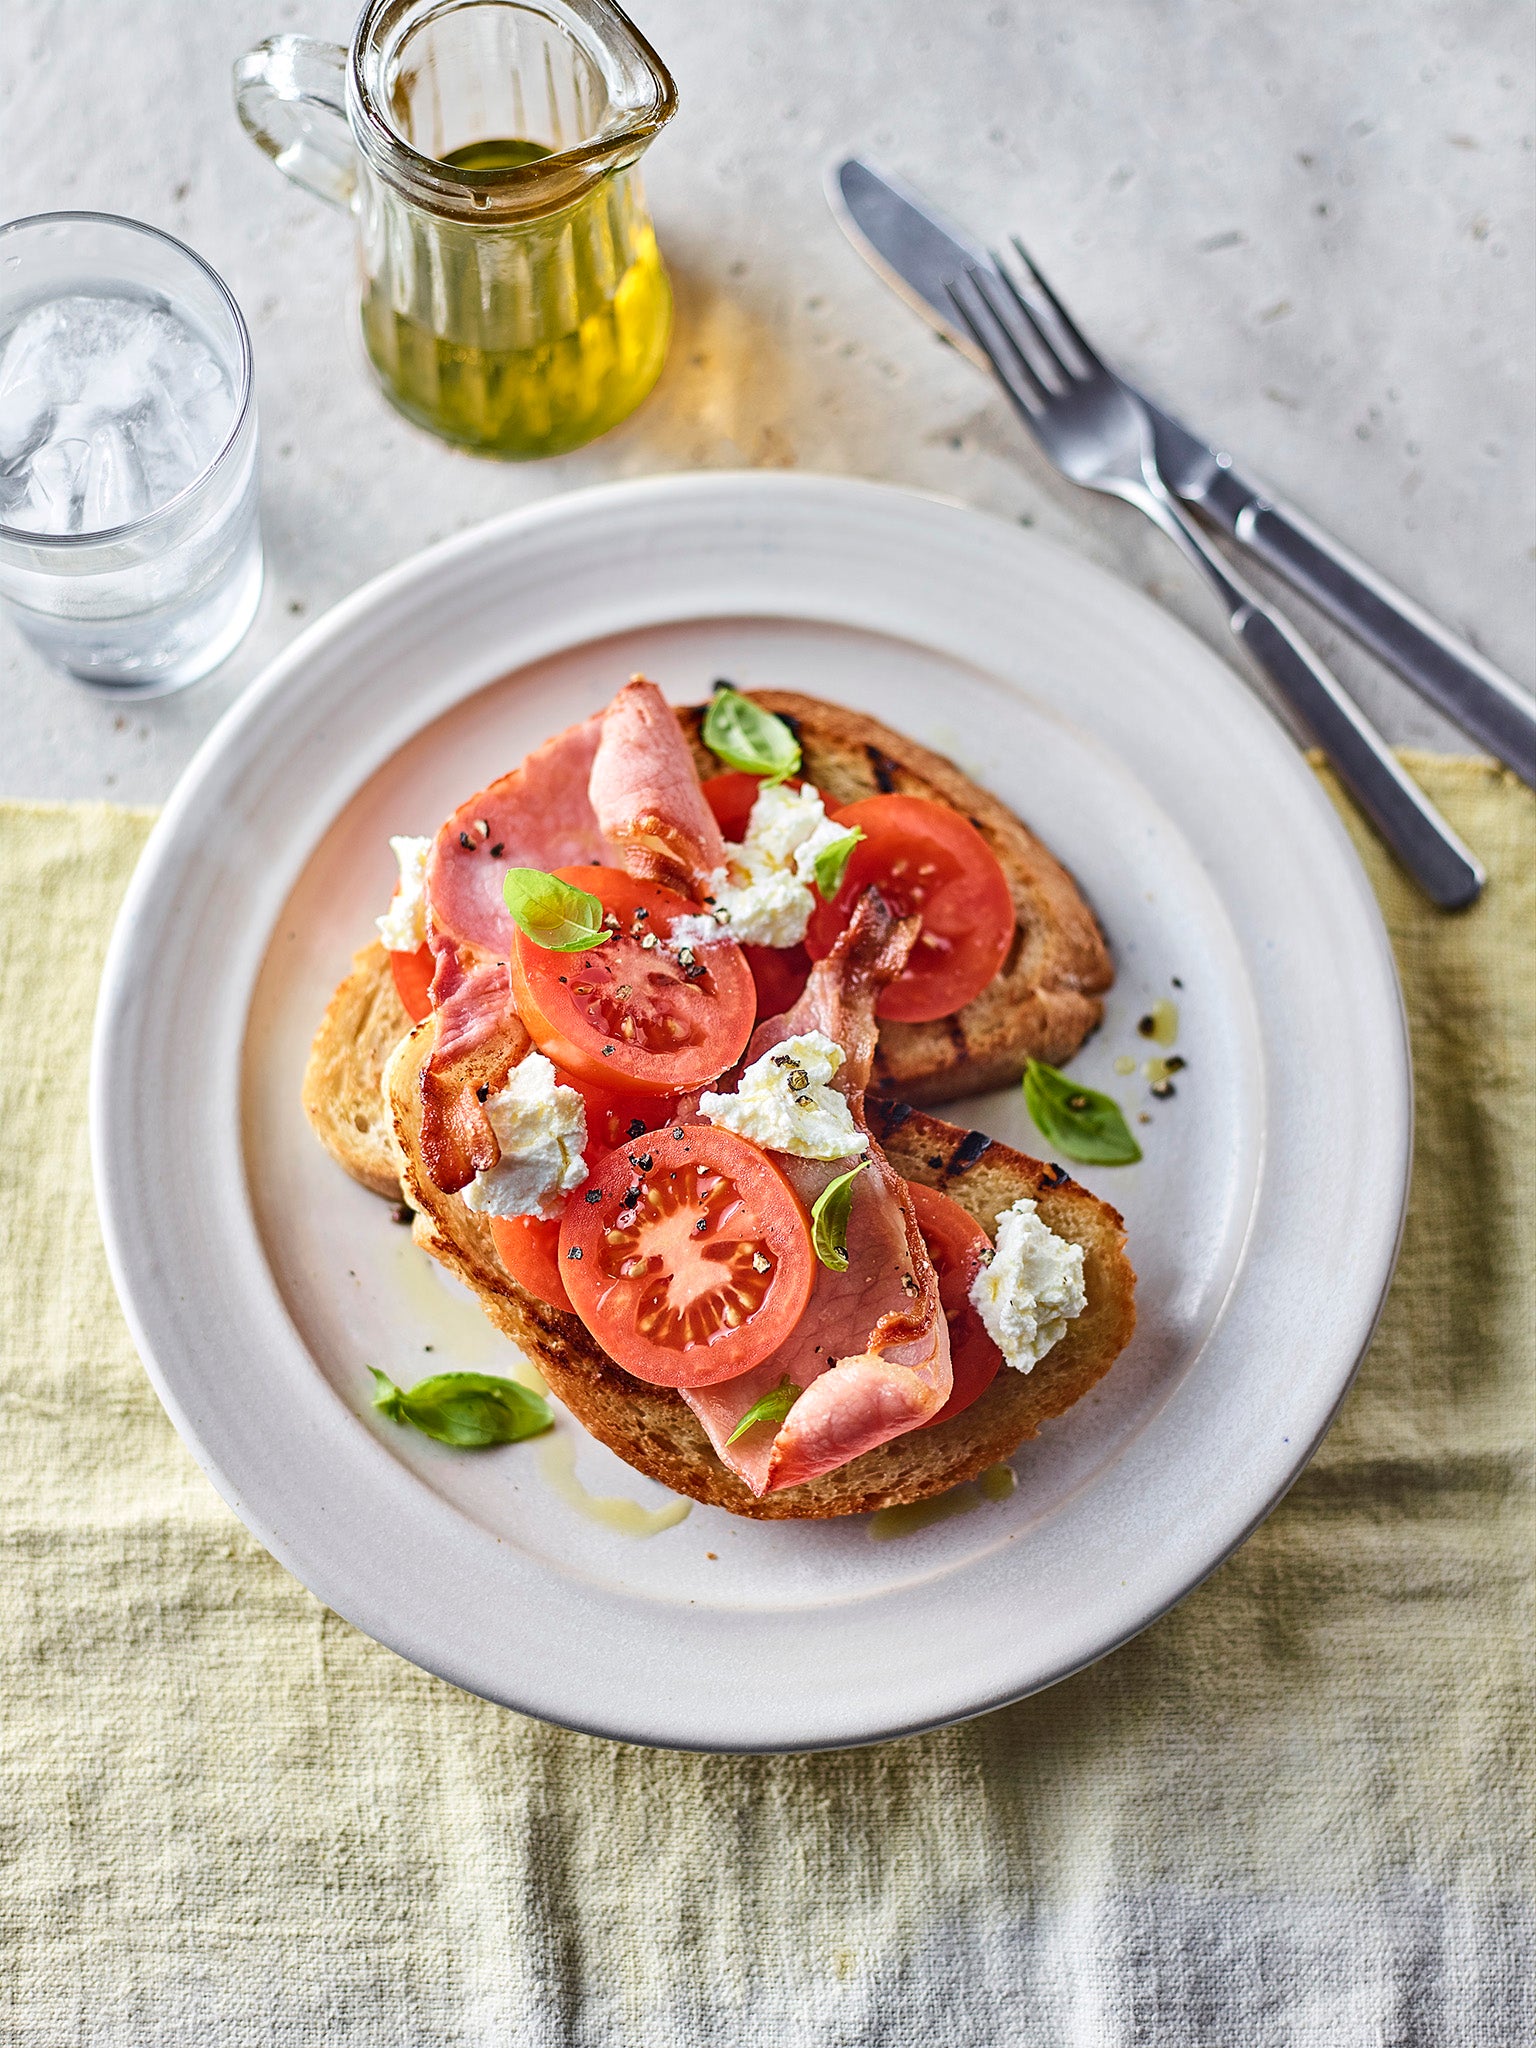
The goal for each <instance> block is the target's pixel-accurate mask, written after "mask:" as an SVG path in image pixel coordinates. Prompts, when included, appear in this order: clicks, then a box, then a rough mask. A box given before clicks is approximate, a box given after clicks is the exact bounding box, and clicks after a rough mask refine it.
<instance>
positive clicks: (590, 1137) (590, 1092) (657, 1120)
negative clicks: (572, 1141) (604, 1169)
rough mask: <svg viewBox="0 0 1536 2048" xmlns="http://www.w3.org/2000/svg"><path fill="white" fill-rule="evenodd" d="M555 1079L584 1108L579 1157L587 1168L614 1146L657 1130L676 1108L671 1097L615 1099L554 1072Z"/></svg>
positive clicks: (607, 1091)
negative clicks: (584, 1132)
mask: <svg viewBox="0 0 1536 2048" xmlns="http://www.w3.org/2000/svg"><path fill="white" fill-rule="evenodd" d="M555 1079H556V1080H557V1081H558V1082H559V1083H560V1085H561V1086H562V1087H564V1088H574V1089H575V1090H576V1092H577V1094H578V1095H579V1096H580V1097H581V1099H582V1101H583V1102H584V1103H585V1104H586V1106H587V1142H586V1144H585V1145H583V1146H582V1148H581V1156H582V1158H583V1159H585V1160H586V1162H587V1164H588V1166H592V1165H595V1164H596V1162H597V1161H598V1160H599V1159H601V1158H602V1156H603V1154H604V1153H605V1152H611V1151H612V1150H613V1148H614V1146H615V1145H622V1144H624V1143H625V1142H626V1141H627V1140H628V1139H630V1138H640V1137H643V1136H644V1135H645V1133H646V1132H647V1131H654V1130H657V1129H659V1128H660V1127H661V1126H662V1125H663V1124H665V1123H666V1121H667V1119H668V1118H669V1117H670V1116H671V1114H672V1112H673V1110H674V1109H675V1108H676V1107H677V1098H676V1096H675V1095H618V1094H615V1093H614V1091H613V1090H612V1089H609V1088H594V1087H593V1085H592V1083H591V1082H590V1081H582V1080H578V1079H577V1077H576V1076H575V1075H574V1074H562V1073H561V1072H560V1071H559V1070H558V1069H556V1072H555Z"/></svg>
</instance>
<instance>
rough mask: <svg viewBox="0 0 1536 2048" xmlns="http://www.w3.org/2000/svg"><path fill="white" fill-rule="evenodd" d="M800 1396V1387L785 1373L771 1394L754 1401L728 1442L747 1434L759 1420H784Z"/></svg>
mask: <svg viewBox="0 0 1536 2048" xmlns="http://www.w3.org/2000/svg"><path fill="white" fill-rule="evenodd" d="M799 1398H800V1389H799V1388H798V1387H797V1386H796V1385H795V1383H794V1381H793V1380H792V1379H791V1378H790V1376H789V1374H788V1373H785V1375H784V1377H783V1379H781V1380H780V1381H779V1384H778V1385H777V1386H776V1387H775V1388H774V1390H773V1392H772V1393H771V1394H764V1396H763V1398H762V1399H761V1401H754V1402H753V1403H752V1406H751V1407H750V1408H749V1409H748V1410H747V1412H746V1414H745V1415H743V1417H742V1418H741V1420H740V1422H738V1423H737V1425H736V1427H735V1428H734V1429H733V1430H732V1431H731V1433H730V1435H729V1436H728V1437H727V1438H726V1442H727V1443H728V1444H733V1443H735V1441H736V1439H737V1437H739V1436H745V1435H746V1433H747V1431H748V1430H749V1429H752V1428H754V1427H755V1426H756V1425H757V1424H758V1423H759V1422H782V1421H783V1420H784V1418H785V1416H786V1415H787V1414H788V1413H789V1411H790V1409H791V1408H793V1407H794V1405H795V1403H796V1402H797V1401H798V1400H799Z"/></svg>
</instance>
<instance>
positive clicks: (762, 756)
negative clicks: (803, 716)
mask: <svg viewBox="0 0 1536 2048" xmlns="http://www.w3.org/2000/svg"><path fill="white" fill-rule="evenodd" d="M703 738H704V744H705V746H706V747H708V749H709V751H710V752H711V753H712V754H718V755H719V757H720V759H721V760H722V761H723V762H724V763H725V765H726V766H727V767H728V768H740V769H741V770H742V771H743V772H744V773H746V774H748V775H761V776H762V777H763V779H764V781H765V782H768V783H775V782H782V781H783V780H784V778H785V777H786V776H787V775H793V774H794V772H795V770H796V769H797V768H798V767H799V766H800V742H799V741H798V740H797V739H796V738H795V736H794V734H793V733H792V732H791V731H790V729H789V727H788V726H787V725H786V724H785V723H784V721H783V719H782V718H775V717H774V715H773V713H772V712H771V711H764V709H763V708H762V706H761V705H760V704H754V703H753V702H752V699H751V698H750V697H743V695H742V694H741V692H740V690H733V689H732V688H731V686H730V684H729V683H716V685H715V694H714V695H713V697H711V698H710V700H709V709H708V710H707V711H706V712H705V714H704V734H703Z"/></svg>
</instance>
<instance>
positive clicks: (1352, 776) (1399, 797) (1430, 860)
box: [1143, 491, 1486, 910]
mask: <svg viewBox="0 0 1536 2048" xmlns="http://www.w3.org/2000/svg"><path fill="white" fill-rule="evenodd" d="M1143 509H1144V510H1145V511H1147V512H1148V513H1150V514H1151V516H1152V517H1153V518H1154V519H1155V520H1156V521H1157V523H1158V525H1159V526H1161V527H1162V528H1163V530H1164V531H1165V532H1166V533H1167V534H1168V535H1169V537H1170V538H1171V539H1173V540H1175V541H1177V543H1178V544H1179V546H1180V547H1181V548H1182V549H1183V551H1184V553H1185V554H1187V555H1188V556H1189V557H1190V558H1191V559H1192V560H1193V561H1195V562H1197V563H1198V564H1199V566H1200V567H1201V568H1202V569H1203V570H1204V571H1205V573H1206V575H1207V576H1208V577H1209V578H1210V580H1211V581H1212V582H1213V583H1214V584H1215V586H1216V588H1217V590H1218V591H1219V592H1220V593H1221V596H1222V598H1223V600H1224V601H1225V603H1226V606H1227V623H1228V625H1229V626H1230V627H1231V629H1232V632H1233V635H1234V637H1235V638H1236V639H1237V640H1239V641H1240V642H1241V643H1242V645H1243V646H1244V647H1245V648H1246V649H1247V650H1248V653H1249V654H1250V655H1251V657H1252V658H1253V660H1254V661H1256V662H1257V663H1258V665H1259V667H1260V668H1262V669H1263V671H1264V673H1265V674H1266V675H1267V676H1268V677H1269V679H1270V681H1271V682H1272V683H1273V684H1274V686H1275V688H1276V689H1277V690H1278V691H1279V692H1280V694H1281V696H1282V697H1283V698H1284V699H1285V701H1286V703H1287V704H1288V705H1289V706H1290V709H1291V711H1292V712H1293V713H1294V715H1295V717H1296V718H1297V720H1298V721H1299V723H1300V724H1301V726H1302V728H1303V730H1304V731H1305V732H1306V733H1307V735H1308V737H1309V738H1310V739H1311V740H1312V741H1313V742H1314V744H1315V745H1317V746H1319V747H1321V748H1322V750H1323V752H1324V753H1325V754H1326V755H1327V756H1328V759H1329V761H1330V762H1331V763H1332V765H1333V770H1334V773H1335V774H1336V775H1337V776H1338V778H1339V780H1340V782H1342V783H1343V784H1344V786H1345V788H1346V789H1347V790H1348V791H1349V793H1350V795H1351V796H1352V797H1353V798H1354V799H1355V801H1356V802H1357V803H1358V804H1359V806H1360V808H1361V810H1363V811H1364V812H1365V814H1366V816H1367V817H1368V818H1369V819H1370V821H1371V823H1372V824H1373V825H1374V826H1375V827H1376V830H1377V831H1378V832H1379V833H1380V834H1381V836H1382V838H1383V839H1384V840H1385V841H1386V843H1387V845H1388V846H1390V847H1391V849H1392V851H1393V852H1394V853H1395V854H1396V855H1397V857H1398V859H1399V860H1400V861H1401V862H1402V864H1403V866H1404V867H1405V868H1406V869H1407V870H1408V872H1409V874H1411V875H1412V876H1413V878H1414V880H1415V881H1416V882H1417V883H1418V885H1419V887H1420V888H1421V889H1423V891H1424V892H1425V894H1426V895H1427V896H1428V897H1429V898H1430V900H1431V901H1432V902H1434V903H1437V904H1439V906H1440V908H1441V909H1442V910H1461V909H1463V908H1464V907H1465V906H1466V905H1467V904H1469V903H1471V902H1473V901H1474V900H1475V899H1476V897H1477V896H1478V894H1479V892H1480V891H1481V889H1482V886H1483V883H1484V881H1485V880H1486V876H1485V874H1484V871H1483V868H1482V866H1481V864H1480V863H1479V862H1478V861H1477V860H1476V859H1475V857H1474V856H1473V855H1472V854H1471V853H1469V852H1468V850H1467V848H1466V847H1465V846H1464V845H1463V844H1462V842H1461V841H1460V840H1459V839H1458V838H1457V836H1456V834H1455V833H1454V832H1453V831H1452V830H1451V828H1450V826H1449V825H1448V824H1447V823H1446V822H1445V820H1444V818H1442V817H1441V815H1440V813H1439V812H1438V811H1437V810H1436V809H1435V807H1434V805H1433V804H1432V803H1431V802H1430V801H1429V799H1428V797H1426V796H1425V794H1424V792H1423V790H1421V789H1420V788H1419V786H1418V784H1417V783H1416V782H1414V781H1413V780H1412V779H1411V777H1410V776H1408V775H1407V774H1406V773H1405V772H1404V769H1403V767H1402V764H1401V763H1400V762H1399V761H1398V760H1397V758H1396V756H1395V755H1394V754H1393V753H1392V752H1391V751H1390V749H1389V748H1388V747H1387V745H1386V743H1385V742H1384V741H1383V739H1382V737H1381V735H1380V733H1378V732H1377V731H1376V729H1375V727H1374V726H1373V725H1371V724H1370V722H1369V721H1368V720H1367V719H1366V718H1365V717H1364V715H1363V714H1362V713H1361V712H1360V710H1359V709H1358V707H1357V706H1356V705H1355V703H1354V701H1353V700H1352V699H1351V698H1350V697H1348V696H1347V695H1346V694H1345V692H1344V689H1343V688H1342V686H1341V685H1340V683H1339V682H1338V680H1337V679H1336V678H1335V677H1334V675H1333V674H1332V673H1331V671H1330V670H1329V669H1327V668H1326V667H1325V666H1324V665H1323V663H1322V662H1321V661H1319V660H1318V658H1317V656H1316V655H1315V654H1314V653H1313V652H1312V650H1311V648H1310V647H1308V645H1307V644H1306V642H1305V641H1304V640H1303V639H1302V637H1301V635H1300V634H1299V633H1298V632H1297V631H1296V630H1295V628H1294V627H1293V626H1292V625H1290V623H1289V622H1288V621H1287V620H1285V619H1283V618H1282V617H1281V616H1280V615H1279V613H1277V612H1274V611H1272V610H1270V608H1269V607H1268V606H1267V605H1266V604H1265V603H1264V602H1263V600H1262V599H1261V598H1260V597H1259V595H1258V593H1257V592H1256V591H1254V590H1253V589H1251V588H1250V587H1249V586H1248V585H1247V584H1246V583H1245V582H1244V581H1243V579H1242V578H1241V577H1240V576H1237V575H1235V574H1234V573H1233V571H1232V569H1231V568H1230V566H1229V565H1228V563H1227V562H1226V560H1225V558H1224V557H1223V556H1221V555H1220V554H1218V553H1217V551H1216V549H1215V548H1214V547H1212V545H1211V544H1210V542H1209V541H1208V540H1207V539H1206V538H1205V536H1204V534H1203V533H1201V532H1200V530H1199V528H1198V527H1197V526H1195V525H1194V523H1193V522H1192V521H1191V520H1190V519H1189V517H1188V515H1187V514H1186V513H1185V512H1184V511H1183V510H1182V509H1181V508H1180V507H1179V506H1177V505H1175V504H1174V502H1173V501H1172V499H1171V498H1169V497H1167V496H1166V495H1164V494H1162V493H1159V492H1155V491H1154V492H1149V493H1148V494H1147V500H1146V502H1145V503H1144V505H1143Z"/></svg>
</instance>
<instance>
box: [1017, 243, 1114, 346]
mask: <svg viewBox="0 0 1536 2048" xmlns="http://www.w3.org/2000/svg"><path fill="white" fill-rule="evenodd" d="M1009 239H1010V240H1011V241H1012V243H1013V246H1014V248H1015V249H1016V250H1017V251H1018V255H1019V261H1020V262H1021V263H1022V264H1023V266H1024V269H1025V272H1026V274H1027V275H1028V277H1029V281H1030V283H1031V284H1032V285H1033V286H1034V287H1035V290H1036V291H1037V292H1039V294H1040V296H1041V298H1042V299H1044V301H1045V303H1046V304H1047V305H1048V306H1049V307H1050V309H1051V311H1052V312H1053V313H1054V314H1055V316H1056V318H1057V320H1058V322H1059V323H1060V326H1061V331H1062V333H1063V334H1064V335H1065V336H1066V337H1067V339H1068V341H1070V342H1071V344H1072V346H1073V347H1074V348H1075V349H1076V350H1077V352H1078V354H1079V355H1080V356H1081V357H1082V359H1083V362H1084V364H1085V365H1086V366H1087V368H1088V369H1089V370H1094V371H1102V370H1103V368H1104V365H1103V364H1102V363H1101V362H1100V361H1099V358H1098V356H1097V355H1096V354H1095V353H1094V351H1093V350H1092V349H1091V348H1090V347H1089V345H1088V343H1087V341H1086V339H1085V338H1084V336H1083V334H1082V332H1081V330H1080V329H1079V328H1078V326H1077V323H1076V322H1075V321H1074V320H1073V318H1072V315H1071V314H1070V313H1069V312H1068V311H1067V309H1066V307H1065V306H1064V305H1063V304H1062V303H1061V301H1060V299H1058V298H1057V296H1056V294H1055V293H1054V292H1053V291H1052V290H1051V288H1050V286H1049V285H1048V284H1047V283H1046V281H1045V279H1044V277H1043V276H1042V275H1041V273H1040V271H1039V270H1038V269H1037V268H1036V265H1035V263H1034V260H1033V258H1032V257H1031V256H1030V253H1029V251H1028V250H1027V249H1026V248H1025V246H1024V244H1023V243H1022V242H1021V241H1020V240H1019V238H1018V236H1017V235H1012V236H1010V237H1009ZM998 268H999V269H1000V270H1001V269H1002V265H1001V264H999V265H998ZM1003 274H1004V275H1005V276H1007V273H1006V271H1005V272H1004V273H1003ZM1008 282H1009V283H1010V284H1012V283H1013V280H1012V278H1009V280H1008ZM1014 297H1015V298H1017V297H1018V290H1017V287H1015V289H1014Z"/></svg>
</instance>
